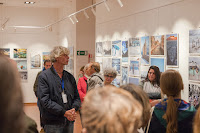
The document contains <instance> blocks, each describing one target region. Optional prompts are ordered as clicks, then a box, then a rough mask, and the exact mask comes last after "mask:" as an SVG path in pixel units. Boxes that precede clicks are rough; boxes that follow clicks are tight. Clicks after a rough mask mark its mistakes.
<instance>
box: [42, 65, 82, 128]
mask: <svg viewBox="0 0 200 133" xmlns="http://www.w3.org/2000/svg"><path fill="white" fill-rule="evenodd" d="M63 79H64V92H65V94H66V95H67V101H68V102H67V103H66V104H64V103H63V100H62V95H61V93H62V91H63V90H62V87H61V79H60V77H59V76H58V74H57V73H56V72H55V69H54V67H53V66H52V67H51V68H50V69H48V70H46V71H43V72H42V73H41V74H40V75H39V77H38V101H39V108H40V111H41V115H42V122H43V123H44V124H53V125H59V124H65V123H66V122H67V123H68V122H69V121H68V120H67V119H66V118H65V117H64V114H65V112H66V111H67V110H70V109H72V108H75V109H76V111H77V110H78V109H79V108H80V106H81V101H80V97H79V94H78V90H77V86H76V81H75V79H74V77H73V75H71V74H70V73H69V72H67V71H63Z"/></svg>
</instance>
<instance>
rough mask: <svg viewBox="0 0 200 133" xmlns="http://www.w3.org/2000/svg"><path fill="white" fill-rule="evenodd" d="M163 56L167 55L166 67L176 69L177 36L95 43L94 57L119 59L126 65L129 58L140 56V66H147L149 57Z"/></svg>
mask: <svg viewBox="0 0 200 133" xmlns="http://www.w3.org/2000/svg"><path fill="white" fill-rule="evenodd" d="M165 49H166V50H165ZM165 53H166V54H165ZM165 55H167V56H166V57H167V58H166V59H167V62H166V63H167V64H166V65H168V66H173V67H178V56H179V55H178V34H168V35H166V36H165V35H160V36H151V37H149V36H145V37H141V38H129V39H128V40H125V41H121V40H117V41H105V42H96V57H113V58H119V57H120V58H122V62H123V63H127V62H128V58H129V57H134V56H140V57H141V65H149V64H150V56H151V57H165Z"/></svg>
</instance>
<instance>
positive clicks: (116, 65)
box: [112, 58, 121, 74]
mask: <svg viewBox="0 0 200 133" xmlns="http://www.w3.org/2000/svg"><path fill="white" fill-rule="evenodd" d="M112 67H113V68H114V69H115V70H116V71H117V73H118V74H121V59H117V58H113V59H112Z"/></svg>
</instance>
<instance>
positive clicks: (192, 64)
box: [189, 56, 200, 82]
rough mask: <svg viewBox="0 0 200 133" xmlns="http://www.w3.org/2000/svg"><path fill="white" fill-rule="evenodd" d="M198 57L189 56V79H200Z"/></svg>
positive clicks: (199, 58)
mask: <svg viewBox="0 0 200 133" xmlns="http://www.w3.org/2000/svg"><path fill="white" fill-rule="evenodd" d="M199 66H200V57H199V56H196V57H195V56H193V57H189V80H193V81H197V82H199V81H200V70H199V69H200V68H199Z"/></svg>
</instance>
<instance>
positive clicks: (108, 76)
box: [104, 75, 114, 78]
mask: <svg viewBox="0 0 200 133" xmlns="http://www.w3.org/2000/svg"><path fill="white" fill-rule="evenodd" d="M104 76H106V77H107V78H114V76H109V75H104Z"/></svg>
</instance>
